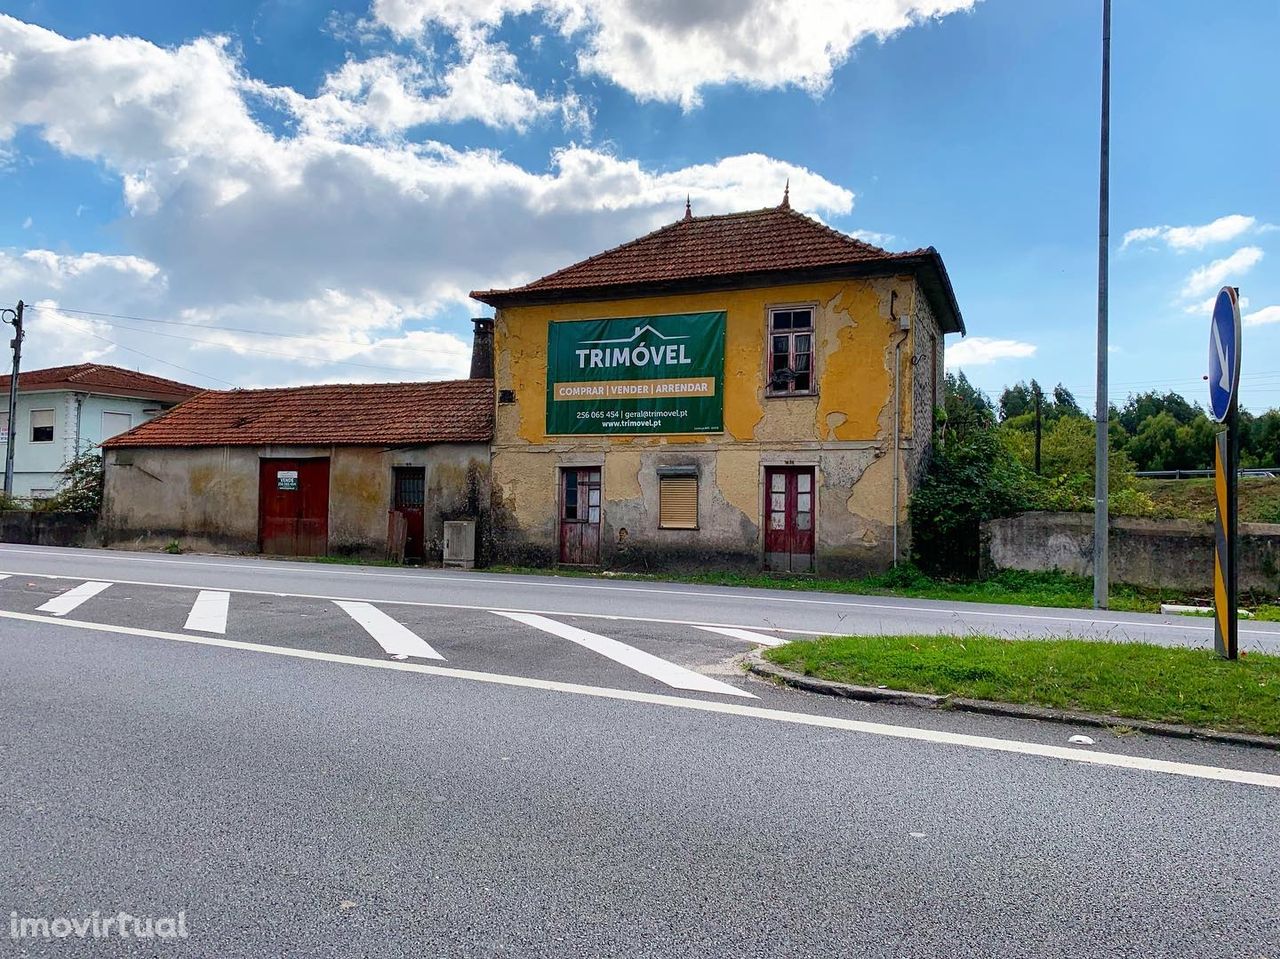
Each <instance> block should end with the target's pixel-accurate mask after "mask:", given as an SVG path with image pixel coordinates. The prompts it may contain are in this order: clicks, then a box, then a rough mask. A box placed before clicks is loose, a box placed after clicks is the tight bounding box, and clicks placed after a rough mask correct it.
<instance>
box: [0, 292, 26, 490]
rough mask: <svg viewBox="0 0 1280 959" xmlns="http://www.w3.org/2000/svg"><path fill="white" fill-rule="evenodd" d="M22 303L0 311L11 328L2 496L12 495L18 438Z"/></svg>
mask: <svg viewBox="0 0 1280 959" xmlns="http://www.w3.org/2000/svg"><path fill="white" fill-rule="evenodd" d="M22 308H23V306H22V301H21V300H19V301H18V308H17V309H16V310H7V309H6V310H0V320H3V321H4V322H5V323H8V324H10V325H12V326H13V339H12V340H10V341H9V345H10V346H11V347H13V373H12V375H11V376H10V377H9V431H8V435H7V436H6V437H5V441H4V495H5V499H8V498H9V497H11V496H12V495H13V447H14V445H15V443H14V441H15V440H16V439H17V436H18V428H17V421H18V368H19V366H21V364H22Z"/></svg>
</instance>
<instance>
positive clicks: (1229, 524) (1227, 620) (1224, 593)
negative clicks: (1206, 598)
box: [1213, 402, 1240, 659]
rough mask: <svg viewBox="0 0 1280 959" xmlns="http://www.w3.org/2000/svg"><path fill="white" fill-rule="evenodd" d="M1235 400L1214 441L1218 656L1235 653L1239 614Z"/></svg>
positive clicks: (1215, 641) (1215, 634)
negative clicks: (1223, 425)
mask: <svg viewBox="0 0 1280 959" xmlns="http://www.w3.org/2000/svg"><path fill="white" fill-rule="evenodd" d="M1238 422H1239V416H1238V415H1237V408H1236V404H1235V403H1234V402H1233V403H1232V404H1231V412H1230V413H1229V414H1228V415H1227V428H1226V429H1225V430H1221V431H1219V433H1218V434H1217V436H1216V437H1215V439H1216V442H1215V443H1214V468H1215V472H1214V497H1215V499H1216V500H1217V503H1218V509H1217V518H1216V521H1215V523H1214V538H1213V645H1214V649H1216V650H1217V653H1218V655H1219V656H1222V657H1224V658H1225V659H1235V658H1236V657H1237V656H1238V655H1239V629H1238V623H1239V617H1238V616H1237V613H1236V600H1237V596H1236V480H1237V478H1238V476H1239V472H1240V470H1239V464H1238V460H1239V455H1240V454H1239V446H1238V445H1237V442H1238V426H1237V424H1238Z"/></svg>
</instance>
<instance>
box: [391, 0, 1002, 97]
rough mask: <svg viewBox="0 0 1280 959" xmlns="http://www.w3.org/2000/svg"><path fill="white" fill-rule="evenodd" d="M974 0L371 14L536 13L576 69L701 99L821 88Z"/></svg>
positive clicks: (464, 19) (520, 2) (512, 6)
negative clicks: (737, 88) (851, 65)
mask: <svg viewBox="0 0 1280 959" xmlns="http://www.w3.org/2000/svg"><path fill="white" fill-rule="evenodd" d="M976 3H977V0H874V2H865V0H864V2H852V0H474V2H471V0H374V4H373V15H374V18H375V19H376V20H378V21H379V22H381V23H382V24H384V25H385V26H387V27H388V28H390V29H391V30H392V31H394V32H395V33H396V34H397V35H399V36H402V37H411V36H417V35H420V34H421V33H423V31H425V30H427V29H428V28H430V27H431V26H438V27H441V28H443V29H445V30H448V31H450V32H452V33H454V34H455V35H457V36H468V35H471V36H474V35H477V34H485V33H488V32H489V31H491V30H493V29H494V28H495V27H497V26H499V25H500V24H501V23H502V22H503V21H504V19H506V18H507V17H508V16H514V15H520V14H527V13H530V12H534V11H537V12H539V13H540V14H541V15H542V17H543V18H544V19H545V21H546V22H547V23H548V25H549V26H551V27H552V28H554V29H557V30H558V31H559V32H560V33H561V35H563V36H565V37H568V38H573V37H576V36H579V35H580V36H581V38H582V41H581V42H582V44H583V46H582V48H581V49H580V50H579V53H578V68H579V70H580V71H582V72H583V73H595V74H599V75H601V76H604V77H607V78H608V79H609V80H611V81H613V82H614V83H616V84H617V85H618V86H620V87H622V88H623V89H624V90H627V91H628V92H629V93H631V94H632V95H634V96H635V97H637V98H638V99H641V100H660V101H664V102H668V103H679V104H681V105H682V106H683V107H684V108H685V109H690V108H692V107H695V106H697V105H698V104H699V102H700V101H701V91H702V90H703V89H704V88H705V87H708V86H715V85H720V84H727V83H741V84H745V85H747V86H753V87H760V88H766V89H771V88H779V87H799V88H801V89H804V90H808V91H810V92H812V93H820V92H821V91H823V90H824V89H826V88H827V86H828V85H830V83H831V77H832V74H833V73H834V71H835V70H836V68H837V67H839V66H840V65H841V64H842V63H844V62H845V60H847V59H848V58H849V56H850V54H851V53H852V51H853V49H854V48H855V47H856V46H857V45H858V44H859V43H861V42H862V41H864V40H867V39H869V38H872V37H874V38H876V39H879V40H885V39H887V38H888V37H891V36H893V35H894V34H896V33H898V32H900V31H902V30H905V29H907V28H909V27H911V26H912V25H914V24H918V23H920V22H922V21H925V20H929V19H935V18H941V17H945V16H947V15H948V14H952V13H956V12H957V11H964V10H970V9H972V8H973V7H974V6H975V4H976Z"/></svg>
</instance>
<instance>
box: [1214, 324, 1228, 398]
mask: <svg viewBox="0 0 1280 959" xmlns="http://www.w3.org/2000/svg"><path fill="white" fill-rule="evenodd" d="M1212 325H1213V348H1214V349H1215V350H1217V351H1218V369H1219V370H1221V371H1222V379H1221V380H1220V381H1219V383H1218V385H1219V386H1221V387H1222V388H1223V389H1224V390H1226V391H1227V392H1230V391H1231V371H1230V370H1229V369H1228V368H1227V348H1226V347H1225V346H1223V344H1222V331H1221V330H1220V329H1218V324H1217V321H1214V323H1213V324H1212Z"/></svg>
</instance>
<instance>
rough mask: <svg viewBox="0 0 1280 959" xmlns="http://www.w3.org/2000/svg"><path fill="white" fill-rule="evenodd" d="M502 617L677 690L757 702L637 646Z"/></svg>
mask: <svg viewBox="0 0 1280 959" xmlns="http://www.w3.org/2000/svg"><path fill="white" fill-rule="evenodd" d="M494 612H497V610H494ZM498 615H499V616H505V617H506V618H507V619H514V620H515V621H516V622H517V623H524V624H525V625H526V626H532V627H533V628H534V629H540V630H542V631H543V632H544V633H550V634H551V635H553V636H559V637H560V638H561V639H567V640H569V642H571V643H577V644H578V645H579V646H585V647H586V648H587V649H589V650H591V651H592V652H594V653H599V654H600V655H601V656H605V657H607V658H609V659H612V660H613V661H614V662H615V663H621V664H622V665H623V666H626V667H627V668H628V669H634V670H635V671H636V672H637V673H643V674H644V675H646V676H651V677H652V678H654V679H656V680H658V682H660V683H666V684H667V685H668V686H673V687H675V688H676V689H688V690H692V691H694V692H700V693H720V694H721V695H724V696H743V697H746V698H748V699H755V698H756V697H755V696H754V695H752V694H751V693H749V692H747V691H746V690H745V689H738V688H737V687H736V686H730V685H729V684H728V683H722V682H720V680H718V679H712V678H711V677H710V676H704V675H702V673H695V672H694V671H693V670H692V669H685V668H684V667H683V666H677V665H676V664H675V663H671V662H668V661H667V660H665V659H660V658H659V657H657V656H654V655H652V654H651V653H646V652H645V651H644V650H643V649H636V648H635V647H634V646H628V645H627V644H626V643H620V642H618V641H617V640H616V639H610V638H609V637H608V636H601V635H600V634H599V633H591V632H588V631H587V630H585V629H579V628H578V627H577V626H569V625H568V624H566V623H557V622H556V621H555V620H554V619H547V618H546V617H545V616H538V615H536V614H534V613H501V612H499V613H498Z"/></svg>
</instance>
